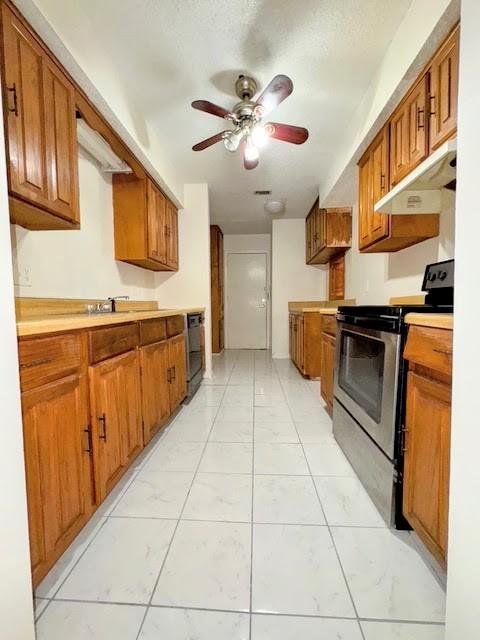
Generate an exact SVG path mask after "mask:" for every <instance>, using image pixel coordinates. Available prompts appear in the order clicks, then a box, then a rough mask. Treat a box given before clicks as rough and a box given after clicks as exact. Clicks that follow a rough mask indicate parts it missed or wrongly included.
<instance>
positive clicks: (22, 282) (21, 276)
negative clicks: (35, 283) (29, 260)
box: [15, 267, 32, 287]
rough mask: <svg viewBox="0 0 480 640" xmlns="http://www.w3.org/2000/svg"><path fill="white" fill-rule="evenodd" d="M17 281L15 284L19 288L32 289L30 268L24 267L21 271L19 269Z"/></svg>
mask: <svg viewBox="0 0 480 640" xmlns="http://www.w3.org/2000/svg"><path fill="white" fill-rule="evenodd" d="M16 280H17V282H15V284H16V285H17V286H18V287H31V286H32V284H31V282H30V267H22V268H21V269H19V270H18V275H17V278H16Z"/></svg>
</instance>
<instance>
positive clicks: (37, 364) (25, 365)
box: [20, 358, 52, 369]
mask: <svg viewBox="0 0 480 640" xmlns="http://www.w3.org/2000/svg"><path fill="white" fill-rule="evenodd" d="M50 362H52V358H39V359H38V360H32V361H31V362H22V364H21V365H20V369H31V368H32V367H40V366H41V365H42V364H50Z"/></svg>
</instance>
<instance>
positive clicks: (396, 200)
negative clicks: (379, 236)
mask: <svg viewBox="0 0 480 640" xmlns="http://www.w3.org/2000/svg"><path fill="white" fill-rule="evenodd" d="M456 166H457V139H456V138H455V139H453V140H448V141H447V142H445V143H444V144H443V145H442V146H441V147H439V148H438V149H437V150H436V151H434V152H433V153H432V154H431V155H429V156H428V158H427V159H426V160H424V161H423V162H422V163H421V164H419V165H418V167H417V168H416V169H414V170H413V171H412V172H411V173H409V174H408V176H406V177H405V178H404V179H403V180H402V181H401V182H399V183H398V184H397V185H396V186H395V187H393V189H392V190H391V191H389V192H388V193H387V194H386V195H385V196H383V198H382V199H381V200H379V201H378V202H377V203H376V204H375V206H374V209H375V211H376V212H378V213H390V214H394V215H402V214H403V215H408V214H412V213H440V212H441V210H442V189H455V180H456V173H457V172H456Z"/></svg>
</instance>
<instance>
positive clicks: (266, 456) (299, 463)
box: [254, 443, 310, 476]
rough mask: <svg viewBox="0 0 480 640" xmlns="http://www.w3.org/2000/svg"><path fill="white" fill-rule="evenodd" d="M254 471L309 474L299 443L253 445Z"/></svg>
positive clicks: (278, 473) (279, 473)
mask: <svg viewBox="0 0 480 640" xmlns="http://www.w3.org/2000/svg"><path fill="white" fill-rule="evenodd" d="M254 467H255V473H271V474H277V475H282V474H285V475H300V476H302V475H303V476H307V475H310V472H309V470H308V466H307V461H306V460H305V456H304V455H303V449H302V445H300V444H264V443H258V444H256V445H255V459H254Z"/></svg>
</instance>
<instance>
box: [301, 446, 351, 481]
mask: <svg viewBox="0 0 480 640" xmlns="http://www.w3.org/2000/svg"><path fill="white" fill-rule="evenodd" d="M304 448H305V455H306V456H307V460H308V464H309V466H310V470H311V472H312V475H314V476H353V477H355V472H354V470H353V469H352V467H351V466H350V463H349V462H348V460H347V459H346V457H345V456H344V454H343V451H342V450H341V449H340V447H339V446H338V445H337V444H305V445H304Z"/></svg>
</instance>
